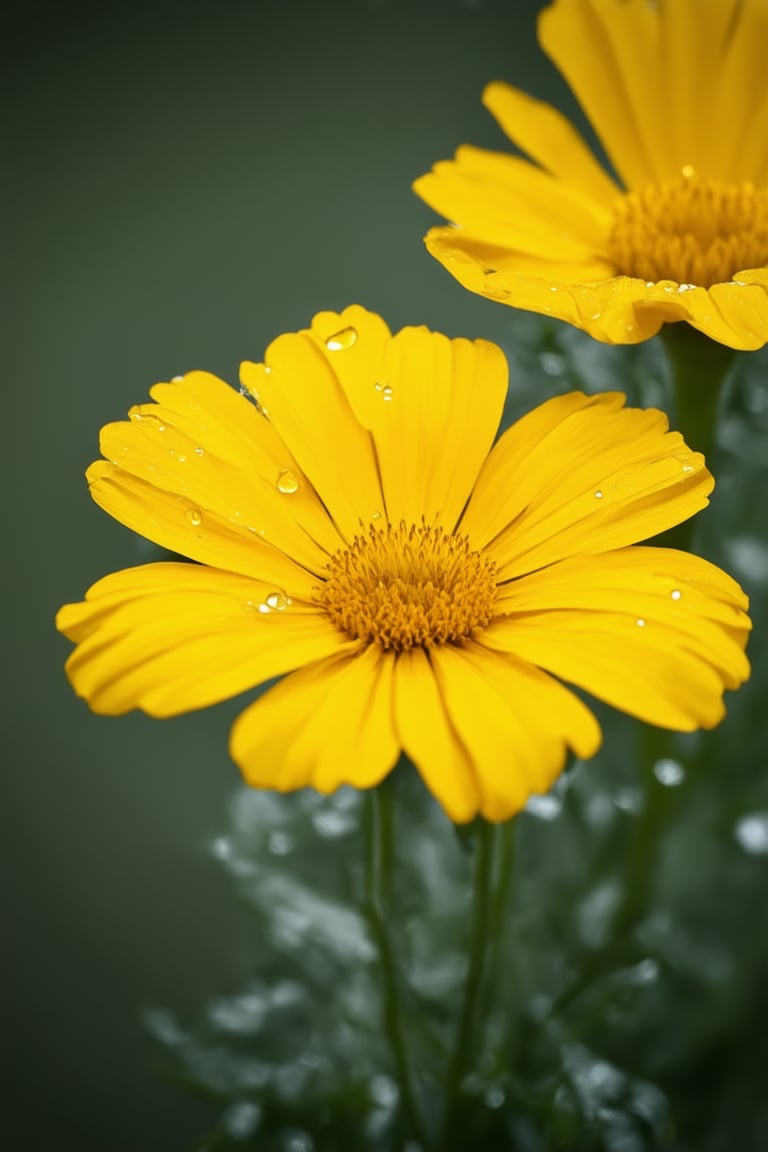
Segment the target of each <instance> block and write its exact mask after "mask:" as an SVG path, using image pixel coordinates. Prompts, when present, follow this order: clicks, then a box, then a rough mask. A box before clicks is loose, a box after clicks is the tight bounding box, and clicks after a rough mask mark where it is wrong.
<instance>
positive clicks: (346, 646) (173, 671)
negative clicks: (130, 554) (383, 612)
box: [56, 563, 356, 716]
mask: <svg viewBox="0 0 768 1152" xmlns="http://www.w3.org/2000/svg"><path fill="white" fill-rule="evenodd" d="M273 598H274V603H275V605H276V607H275V608H274V609H273V608H272V607H270V605H271V604H272V602H273ZM287 600H288V597H287V596H286V594H285V592H284V590H283V589H280V588H276V587H275V586H274V585H272V584H270V583H268V582H264V581H257V580H250V579H247V578H245V577H242V576H236V575H233V574H232V573H230V572H221V571H218V570H216V569H212V568H205V567H201V566H198V565H193V564H174V563H171V564H147V565H144V566H143V567H140V568H130V569H124V570H123V571H121V572H116V573H114V574H113V575H111V576H106V577H105V578H104V579H103V580H100V581H99V582H98V583H97V584H94V585H93V587H92V588H90V589H89V590H88V592H87V593H86V599H85V600H84V601H83V602H81V603H79V604H66V605H65V606H64V607H63V608H62V609H61V610H60V611H59V614H58V616H57V618H56V627H57V628H58V629H59V631H60V632H63V633H64V634H65V636H68V637H69V639H70V640H74V641H75V642H76V643H77V648H76V649H75V650H74V652H73V653H72V655H71V656H70V657H69V660H68V661H67V665H66V669H67V675H68V676H69V679H70V682H71V683H72V686H73V688H74V689H75V691H76V692H77V694H78V696H82V697H84V698H85V699H86V700H87V702H88V704H89V706H90V707H91V708H92V709H93V711H94V712H100V713H103V714H105V715H110V716H116V715H120V714H121V713H123V712H129V711H130V710H131V709H133V708H140V709H142V711H144V712H147V713H149V715H151V716H175V715H178V714H179V713H181V712H190V711H192V710H194V709H196V708H202V707H205V706H206V705H208V704H215V703H217V702H218V701H220V700H225V699H227V698H228V697H230V696H236V695H238V694H239V693H240V692H243V691H245V690H246V689H247V688H252V687H254V686H255V685H257V684H260V683H262V681H264V680H268V679H269V678H271V677H272V676H279V675H282V674H283V673H285V672H288V671H290V670H291V669H293V668H296V667H297V666H298V665H300V664H305V663H307V662H308V661H312V660H318V659H321V658H322V657H324V656H329V655H331V654H332V653H336V652H339V651H345V650H350V649H354V648H355V647H356V645H355V644H354V643H353V642H351V641H349V640H347V639H346V638H345V637H344V636H343V634H342V633H341V632H339V631H338V630H337V629H336V628H335V627H334V626H333V625H332V624H331V623H330V621H329V620H327V619H326V617H325V616H324V615H322V614H320V613H319V612H318V611H317V610H316V609H314V608H313V607H310V606H307V605H303V604H300V603H290V604H288V603H287Z"/></svg>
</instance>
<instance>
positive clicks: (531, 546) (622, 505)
mask: <svg viewBox="0 0 768 1152" xmlns="http://www.w3.org/2000/svg"><path fill="white" fill-rule="evenodd" d="M624 400H625V397H624V396H623V395H622V394H621V393H601V394H599V395H596V396H585V395H584V394H583V393H580V392H572V393H568V394H566V395H564V396H556V397H554V398H553V399H551V400H548V401H546V402H545V403H544V404H542V405H540V406H539V407H538V408H536V409H534V411H533V412H530V413H529V414H528V415H526V416H524V417H523V418H522V419H521V420H519V421H518V422H517V423H516V424H515V425H513V426H512V427H511V428H510V429H509V430H508V431H507V432H505V433H504V435H503V436H502V437H501V439H500V440H499V441H498V443H497V444H496V445H495V447H494V449H493V451H492V452H491V455H490V456H489V458H488V461H487V463H486V466H485V468H484V469H483V471H482V473H481V475H480V477H479V479H478V482H477V485H476V487H475V491H474V493H473V495H472V498H471V500H470V502H469V505H468V506H467V510H466V513H465V515H464V517H463V519H462V522H461V528H462V530H463V531H466V532H468V533H469V536H470V539H471V540H472V542H473V544H474V546H475V547H484V548H487V549H488V550H489V552H490V553H491V555H492V556H493V557H494V559H495V561H496V565H497V573H498V577H499V579H500V580H506V579H510V578H512V577H514V576H520V575H524V574H525V573H527V572H531V571H534V570H536V569H538V568H543V567H545V566H547V565H549V564H552V563H554V562H555V561H558V560H562V559H564V558H565V557H567V556H572V555H575V554H578V553H589V554H595V553H600V552H607V551H610V550H613V549H615V548H619V547H623V546H625V545H627V544H634V543H635V542H637V541H639V540H644V539H648V538H649V537H651V536H655V535H656V534H658V533H659V532H663V531H665V530H666V529H667V528H671V527H673V526H674V525H675V524H680V523H681V522H682V521H684V520H687V519H688V517H690V516H692V515H693V514H694V513H695V512H697V511H699V510H700V509H701V508H703V507H705V506H706V504H707V503H708V500H707V497H708V495H709V493H710V492H711V490H712V487H713V485H714V481H713V479H712V477H711V475H710V474H709V472H708V471H707V470H706V468H705V467H704V458H703V456H701V454H700V453H696V452H691V451H690V449H689V448H688V447H687V446H686V444H685V442H684V440H683V438H682V436H680V434H679V433H678V432H669V431H667V427H668V421H667V417H666V416H665V415H664V413H663V412H659V411H657V410H656V409H653V408H650V409H639V408H622V404H623V403H624Z"/></svg>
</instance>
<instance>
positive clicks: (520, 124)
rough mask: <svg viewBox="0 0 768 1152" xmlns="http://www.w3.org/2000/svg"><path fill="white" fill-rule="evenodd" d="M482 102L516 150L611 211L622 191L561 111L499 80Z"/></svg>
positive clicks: (489, 87) (484, 93) (488, 89)
mask: <svg viewBox="0 0 768 1152" xmlns="http://www.w3.org/2000/svg"><path fill="white" fill-rule="evenodd" d="M483 103H484V104H485V106H486V108H487V109H488V111H489V112H490V113H491V114H492V115H493V116H494V117H495V118H496V120H497V121H498V123H499V125H500V127H501V128H502V129H503V131H504V132H506V134H507V136H509V138H510V140H512V141H513V143H515V144H516V145H517V146H518V148H520V149H521V150H522V151H523V152H526V153H527V154H528V155H529V156H530V157H531V158H532V159H534V160H536V161H537V162H538V163H539V164H541V166H542V167H543V168H546V170H547V171H548V172H551V173H552V175H553V176H557V177H559V178H560V179H561V180H562V181H563V182H564V183H565V184H566V185H567V186H568V188H569V189H570V190H571V191H572V192H574V193H575V192H577V191H578V192H581V193H583V194H584V195H585V197H589V199H590V200H592V201H596V202H597V203H598V204H601V205H604V206H605V208H606V209H608V210H610V208H611V206H612V204H613V201H614V200H615V199H616V197H617V196H619V195H620V193H621V189H620V188H619V186H618V185H617V184H615V183H614V181H613V180H612V179H611V177H610V176H609V175H608V173H607V172H606V171H605V169H604V168H603V167H602V165H600V164H599V163H598V162H597V160H596V159H595V157H594V155H593V154H592V152H591V151H590V149H589V148H588V147H587V145H586V144H585V143H584V141H583V139H582V138H581V136H580V135H579V134H578V132H577V131H576V129H575V128H574V127H573V125H572V124H571V122H570V121H569V120H567V119H566V118H565V116H563V114H562V113H561V112H558V111H557V109H556V108H553V107H552V106H551V104H545V103H544V102H543V101H541V100H535V99H534V98H533V97H532V96H529V95H528V94H527V93H525V92H521V91H520V89H519V88H513V87H512V86H511V85H510V84H502V83H501V82H500V81H496V82H495V83H493V84H489V85H488V86H487V88H486V89H485V91H484V92H483Z"/></svg>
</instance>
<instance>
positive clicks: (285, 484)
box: [277, 468, 299, 496]
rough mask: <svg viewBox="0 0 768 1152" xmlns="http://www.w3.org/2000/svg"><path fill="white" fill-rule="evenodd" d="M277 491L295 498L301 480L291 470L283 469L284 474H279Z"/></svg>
mask: <svg viewBox="0 0 768 1152" xmlns="http://www.w3.org/2000/svg"><path fill="white" fill-rule="evenodd" d="M277 490H278V492H282V493H283V495H284V496H293V495H294V493H296V492H298V490H299V480H298V477H297V476H296V475H295V474H294V473H293V472H291V470H290V468H283V470H282V472H280V473H279V474H278V477H277Z"/></svg>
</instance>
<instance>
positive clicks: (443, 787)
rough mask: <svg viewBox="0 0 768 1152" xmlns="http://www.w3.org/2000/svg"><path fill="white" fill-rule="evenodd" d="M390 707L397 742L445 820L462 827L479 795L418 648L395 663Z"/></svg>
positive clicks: (476, 807) (479, 801) (476, 806)
mask: <svg viewBox="0 0 768 1152" xmlns="http://www.w3.org/2000/svg"><path fill="white" fill-rule="evenodd" d="M394 704H395V728H396V731H397V735H398V739H399V740H400V743H401V745H402V747H403V749H404V751H405V753H406V754H407V756H408V757H409V758H410V759H411V760H412V761H413V763H414V764H415V765H416V767H417V768H418V770H419V773H420V775H421V777H422V779H423V780H424V783H425V784H426V786H427V788H429V790H430V792H431V793H432V795H433V796H434V797H435V798H436V799H437V800H438V801H439V802H440V804H441V805H442V806H443V808H444V810H445V813H446V815H447V816H448V818H449V820H453V821H454V823H456V824H465V823H466V822H467V821H469V820H472V819H474V817H475V816H476V815H477V813H478V812H479V811H480V806H481V804H482V789H481V787H480V783H479V781H478V779H477V775H476V773H475V769H474V766H473V764H472V759H471V757H470V755H469V752H468V750H467V748H466V747H465V746H464V744H463V742H462V741H461V739H460V737H459V735H458V733H457V731H456V729H455V727H454V726H453V724H452V722H451V718H450V716H449V714H448V712H447V711H446V707H445V702H444V700H443V697H442V694H441V692H440V689H439V687H438V684H437V680H436V679H435V674H434V671H433V669H432V665H431V664H430V661H429V658H428V656H427V655H426V653H425V652H424V650H423V649H422V648H413V649H411V650H410V651H409V652H404V653H403V654H402V655H401V656H400V657H399V658H398V660H397V664H396V665H395V702H394Z"/></svg>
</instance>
